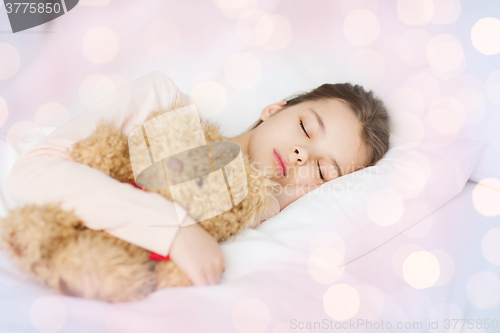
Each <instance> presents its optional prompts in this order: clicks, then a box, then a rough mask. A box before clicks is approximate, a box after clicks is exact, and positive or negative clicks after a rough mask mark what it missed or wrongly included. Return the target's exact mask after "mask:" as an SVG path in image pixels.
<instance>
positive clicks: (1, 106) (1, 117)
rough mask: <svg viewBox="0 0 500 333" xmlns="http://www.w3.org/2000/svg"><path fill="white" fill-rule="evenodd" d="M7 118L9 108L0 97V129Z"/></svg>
mask: <svg viewBox="0 0 500 333" xmlns="http://www.w3.org/2000/svg"><path fill="white" fill-rule="evenodd" d="M8 117H9V107H8V106H7V102H6V101H5V99H3V98H2V97H0V127H2V126H3V124H5V121H6V120H7V118H8Z"/></svg>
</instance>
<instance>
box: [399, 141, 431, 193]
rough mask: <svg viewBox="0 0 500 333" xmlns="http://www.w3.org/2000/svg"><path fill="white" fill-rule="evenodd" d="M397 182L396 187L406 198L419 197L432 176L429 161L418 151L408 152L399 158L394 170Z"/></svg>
mask: <svg viewBox="0 0 500 333" xmlns="http://www.w3.org/2000/svg"><path fill="white" fill-rule="evenodd" d="M392 173H393V177H394V180H395V183H396V184H394V185H395V186H394V187H391V188H392V189H396V190H397V192H398V193H399V194H400V195H401V196H402V197H403V198H404V199H410V198H414V197H416V196H418V195H419V194H420V193H421V192H422V190H423V189H424V188H425V185H426V184H427V181H428V180H429V178H430V176H431V166H430V163H429V160H428V159H427V158H426V157H425V156H424V155H423V154H421V153H419V152H417V151H411V150H410V151H407V152H405V153H403V154H401V156H399V157H398V158H397V161H396V163H394V168H393V169H392Z"/></svg>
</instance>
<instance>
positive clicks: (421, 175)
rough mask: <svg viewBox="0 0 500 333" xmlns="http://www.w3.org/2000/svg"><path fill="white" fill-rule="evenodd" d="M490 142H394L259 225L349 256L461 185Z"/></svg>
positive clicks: (343, 258)
mask: <svg viewBox="0 0 500 333" xmlns="http://www.w3.org/2000/svg"><path fill="white" fill-rule="evenodd" d="M484 147H485V144H484V143H483V142H464V141H457V142H455V143H453V144H452V145H450V146H448V147H445V148H436V147H434V146H433V145H431V144H429V143H426V142H421V143H420V144H418V146H416V147H412V146H411V145H399V146H396V147H393V148H391V149H389V151H388V152H387V154H386V155H385V156H384V158H383V159H382V160H380V161H379V162H378V163H377V164H376V165H375V166H372V167H368V168H365V169H363V170H359V171H356V172H353V173H351V174H348V175H345V176H343V177H340V178H337V179H335V180H332V181H330V182H328V183H326V184H324V185H322V186H320V187H319V188H317V189H315V190H313V191H311V192H309V193H308V194H306V195H305V196H303V197H301V198H299V199H298V200H296V201H295V202H293V203H291V204H290V205H288V206H287V207H285V209H283V210H282V211H281V212H280V213H279V214H278V215H276V216H274V217H272V218H270V219H268V220H267V221H265V222H264V223H262V224H261V225H260V226H259V227H258V228H257V230H259V231H262V232H264V233H266V234H268V235H270V236H272V237H274V238H276V239H277V240H278V241H280V242H282V243H285V244H287V245H288V246H290V247H294V248H297V249H301V250H304V251H308V250H311V248H313V247H315V246H320V245H318V244H317V243H318V242H320V243H321V242H323V243H325V242H326V243H328V244H326V243H325V244H323V245H327V246H330V247H331V248H333V249H335V250H336V254H332V253H330V254H329V256H332V255H334V256H335V255H337V256H340V257H339V258H340V259H339V260H340V262H342V263H348V262H350V261H352V260H355V259H356V258H358V257H360V256H362V255H364V254H366V253H368V252H370V251H372V250H373V249H375V248H377V247H378V246H380V245H382V244H383V243H385V242H387V241H388V240H390V239H391V238H393V237H395V236H396V235H398V234H399V233H401V232H403V231H404V230H406V229H408V228H409V227H411V226H412V225H414V224H415V223H417V222H419V221H420V220H422V219H423V218H424V217H426V216H427V215H429V214H431V213H432V212H434V211H435V210H437V209H438V208H439V207H441V206H442V205H444V204H445V203H446V202H448V201H449V200H450V199H452V198H453V197H454V196H455V195H457V194H458V193H459V192H461V190H462V188H463V187H464V185H465V183H466V182H467V180H468V178H469V176H470V174H471V172H472V170H473V169H474V167H475V165H476V163H477V161H478V159H479V157H480V156H481V153H482V152H483V149H484ZM318 235H319V238H318ZM327 255H328V254H327ZM331 259H332V258H330V262H331Z"/></svg>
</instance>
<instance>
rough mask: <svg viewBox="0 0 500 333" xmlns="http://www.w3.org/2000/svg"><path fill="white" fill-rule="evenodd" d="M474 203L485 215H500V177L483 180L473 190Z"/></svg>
mask: <svg viewBox="0 0 500 333" xmlns="http://www.w3.org/2000/svg"><path fill="white" fill-rule="evenodd" d="M472 203H473V205H474V208H475V209H476V210H477V211H478V212H479V213H481V214H482V215H484V216H497V215H500V179H497V178H485V179H483V180H481V181H480V182H479V183H478V184H477V185H476V186H475V187H474V190H472Z"/></svg>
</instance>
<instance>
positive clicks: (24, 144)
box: [6, 121, 45, 151]
mask: <svg viewBox="0 0 500 333" xmlns="http://www.w3.org/2000/svg"><path fill="white" fill-rule="evenodd" d="M44 137H45V135H44V134H43V133H42V132H41V131H40V130H39V129H38V127H37V126H36V125H35V124H34V123H33V122H31V121H19V122H17V123H14V124H13V125H12V126H11V127H10V129H9V130H8V131H7V137H6V139H7V142H8V143H9V144H11V145H12V146H14V147H15V148H17V149H19V150H20V151H23V150H24V149H26V148H28V147H29V146H30V145H31V144H32V143H34V142H38V141H40V140H42V139H43V138H44Z"/></svg>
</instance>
